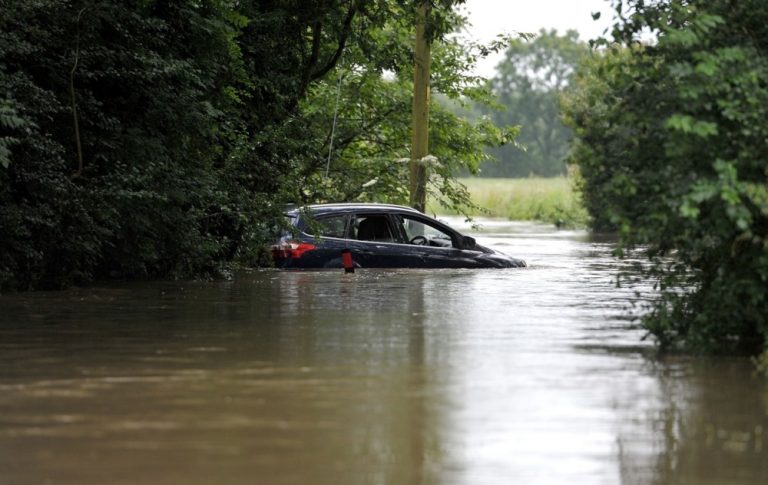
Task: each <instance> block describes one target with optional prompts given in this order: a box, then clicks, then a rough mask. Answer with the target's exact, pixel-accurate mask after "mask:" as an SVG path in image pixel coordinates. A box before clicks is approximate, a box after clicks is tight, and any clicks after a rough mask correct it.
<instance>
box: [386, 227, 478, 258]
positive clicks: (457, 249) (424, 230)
mask: <svg viewBox="0 0 768 485" xmlns="http://www.w3.org/2000/svg"><path fill="white" fill-rule="evenodd" d="M396 217H397V219H398V221H399V224H398V225H399V226H400V227H402V231H403V232H404V234H405V239H406V240H407V241H408V246H409V247H410V249H409V251H410V252H411V253H412V255H413V256H412V257H411V258H410V260H411V261H412V262H413V263H415V265H417V266H413V267H423V268H479V267H482V266H483V263H482V261H480V260H479V256H481V255H482V252H481V251H477V250H473V249H464V248H461V242H462V236H461V234H459V233H457V232H456V231H454V230H452V229H450V228H448V227H447V226H444V225H442V224H440V223H438V222H437V221H434V220H432V219H429V218H427V217H422V216H419V215H416V214H398V215H397V216H396Z"/></svg>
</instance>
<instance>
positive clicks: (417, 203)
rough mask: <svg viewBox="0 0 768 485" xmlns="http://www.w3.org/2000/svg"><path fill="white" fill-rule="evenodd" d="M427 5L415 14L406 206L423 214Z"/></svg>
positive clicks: (428, 52)
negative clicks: (409, 194) (408, 195)
mask: <svg viewBox="0 0 768 485" xmlns="http://www.w3.org/2000/svg"><path fill="white" fill-rule="evenodd" d="M429 10H430V2H429V0H422V1H421V4H420V5H419V7H418V10H417V12H416V46H415V47H416V48H415V50H414V51H415V56H414V57H415V59H414V66H413V109H412V117H411V126H412V137H411V161H410V163H409V169H410V180H409V181H410V185H409V188H410V193H411V196H410V204H411V207H413V208H415V209H416V210H419V211H421V212H424V210H425V208H426V205H427V168H426V166H425V165H424V164H423V163H421V159H422V158H424V157H426V156H427V155H428V154H429V75H430V74H429V73H430V68H431V65H432V53H431V45H430V42H429V40H428V39H427V36H426V27H427V17H428V15H429Z"/></svg>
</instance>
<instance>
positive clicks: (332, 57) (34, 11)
mask: <svg viewBox="0 0 768 485" xmlns="http://www.w3.org/2000/svg"><path fill="white" fill-rule="evenodd" d="M462 1H463V0H435V1H433V2H432V4H433V8H432V14H431V16H430V19H429V36H430V38H431V39H432V40H433V42H434V43H435V48H434V49H433V50H434V52H435V61H434V63H433V67H434V80H433V89H434V90H435V92H439V93H443V95H444V96H448V97H452V98H455V99H461V98H464V97H465V96H473V97H475V98H478V97H482V96H483V95H487V92H483V90H482V89H479V85H480V82H481V80H479V79H476V78H472V77H468V76H467V75H466V74H465V70H466V68H467V67H468V66H469V64H470V63H471V62H472V60H473V59H474V58H475V56H477V55H479V54H478V53H477V51H478V49H475V51H471V50H470V51H468V50H466V49H463V48H461V46H459V45H458V44H456V43H454V42H451V41H449V40H446V39H445V34H446V33H447V32H449V31H450V30H451V29H453V28H455V27H457V26H458V25H460V24H461V22H462V21H463V20H462V18H461V17H459V16H458V15H457V14H456V13H455V12H454V11H453V6H454V4H458V3H462ZM414 7H415V5H414V2H411V1H407V0H330V1H309V2H297V1H282V0H267V1H264V0H258V1H256V0H246V1H238V2H232V1H228V0H202V1H201V0H194V1H193V0H174V1H170V0H142V1H125V2H123V1H115V0H100V1H96V2H91V1H84V0H29V1H24V2H19V1H14V0H0V289H30V288H59V287H64V286H67V285H70V284H77V283H82V282H87V281H90V280H92V279H94V278H101V277H109V276H112V277H116V276H117V277H158V276H160V277H166V276H185V277H186V276H200V275H205V274H214V273H216V272H218V271H219V270H220V269H221V268H222V265H223V264H226V263H227V262H231V261H235V260H239V261H243V262H246V263H257V262H258V260H259V258H260V255H261V252H260V251H261V248H262V247H263V245H264V243H265V242H267V241H269V240H270V237H271V236H270V231H271V230H272V229H273V228H274V225H275V223H276V222H278V221H279V220H280V219H281V215H280V213H281V211H282V207H283V204H284V202H286V201H291V202H299V203H307V202H322V201H329V200H395V201H403V200H405V197H403V195H402V194H403V190H404V189H403V187H405V186H406V184H407V177H405V175H404V171H403V170H402V168H401V166H402V164H398V163H397V160H398V159H399V158H404V157H407V156H408V151H409V150H408V146H409V141H410V134H409V128H408V127H409V124H410V122H409V116H410V88H409V86H410V85H409V82H410V76H411V69H412V64H413V59H412V42H413V39H412V36H413V19H414ZM493 48H500V46H498V45H497V46H496V47H493ZM339 87H340V90H339ZM337 99H338V102H337ZM432 116H433V120H435V121H436V122H435V123H434V126H435V129H434V131H433V134H432V136H433V140H434V141H433V144H432V147H433V150H432V153H433V154H434V155H435V156H436V160H437V161H436V162H435V164H436V166H435V170H434V172H435V174H436V175H435V177H433V179H432V182H433V192H435V193H438V192H440V193H441V194H443V195H444V196H445V197H447V199H446V200H447V203H449V204H458V203H461V202H463V201H465V199H466V191H465V190H464V189H463V187H462V186H461V185H459V184H457V183H456V182H455V181H453V179H452V172H453V171H454V170H455V169H456V168H457V167H459V166H464V167H468V168H469V170H476V167H477V165H478V164H479V162H480V160H481V159H482V157H483V155H482V151H481V150H477V144H478V143H481V144H482V143H496V144H497V143H500V142H503V141H504V139H505V138H508V137H509V136H512V135H513V134H514V133H512V132H509V133H508V132H505V131H501V130H498V129H496V128H495V127H493V126H492V125H491V124H490V123H485V122H482V123H478V124H475V125H473V124H470V123H467V122H463V121H460V120H459V119H458V118H457V117H456V116H454V115H452V114H451V113H450V112H448V111H447V110H444V109H442V108H440V107H439V106H437V105H436V106H435V109H434V113H433V115H432ZM334 118H336V119H337V121H336V123H334V121H333V120H334ZM329 156H330V158H329ZM329 163H330V166H329V165H328V164H329Z"/></svg>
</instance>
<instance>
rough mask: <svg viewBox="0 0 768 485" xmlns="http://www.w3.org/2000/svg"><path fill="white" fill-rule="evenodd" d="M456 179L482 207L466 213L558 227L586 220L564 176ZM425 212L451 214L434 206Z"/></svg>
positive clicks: (570, 182) (576, 224) (582, 223)
mask: <svg viewBox="0 0 768 485" xmlns="http://www.w3.org/2000/svg"><path fill="white" fill-rule="evenodd" d="M460 182H461V183H463V184H464V185H466V186H467V188H468V189H469V193H470V194H471V199H472V201H473V202H474V203H475V204H477V205H478V206H480V207H481V208H482V209H483V210H468V215H472V216H480V215H485V216H492V217H504V218H507V219H510V220H519V221H541V222H548V223H552V224H555V225H556V226H558V227H581V226H585V225H586V223H587V219H588V216H587V212H586V210H585V209H584V207H583V206H582V205H581V202H580V200H579V197H578V194H577V193H576V192H575V190H574V189H573V187H572V181H571V180H570V179H568V178H566V177H553V178H540V177H530V178H514V179H511V178H465V179H461V180H460ZM429 211H430V212H435V213H438V214H449V213H451V212H450V211H448V210H447V209H445V208H442V207H437V206H431V207H429ZM486 211H487V212H486Z"/></svg>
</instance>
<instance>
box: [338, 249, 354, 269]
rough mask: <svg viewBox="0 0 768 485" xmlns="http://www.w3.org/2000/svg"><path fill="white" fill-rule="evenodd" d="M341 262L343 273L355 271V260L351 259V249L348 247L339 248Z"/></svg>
mask: <svg viewBox="0 0 768 485" xmlns="http://www.w3.org/2000/svg"><path fill="white" fill-rule="evenodd" d="M341 264H342V266H344V272H345V273H354V272H355V262H354V261H352V251H350V250H349V249H342V250H341Z"/></svg>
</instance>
